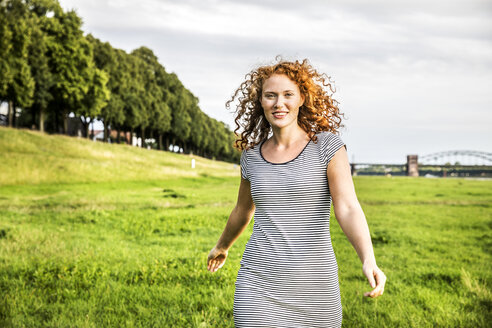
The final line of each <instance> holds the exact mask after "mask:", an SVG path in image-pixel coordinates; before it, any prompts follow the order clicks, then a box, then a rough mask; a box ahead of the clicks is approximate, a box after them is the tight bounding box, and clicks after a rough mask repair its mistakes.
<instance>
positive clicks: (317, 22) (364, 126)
mask: <svg viewBox="0 0 492 328" xmlns="http://www.w3.org/2000/svg"><path fill="white" fill-rule="evenodd" d="M60 3H61V5H62V6H63V8H65V9H75V10H76V12H77V13H78V14H79V15H80V16H81V17H82V19H83V21H84V25H83V30H84V31H85V32H87V33H92V34H93V35H94V36H96V37H98V38H99V39H101V40H103V41H109V42H110V43H111V44H112V45H113V46H114V47H118V48H122V49H125V50H127V51H131V50H132V49H135V48H137V47H139V46H142V45H144V46H147V47H149V48H151V49H153V50H154V52H155V53H156V55H157V56H158V58H159V60H160V62H161V63H162V64H163V65H164V67H165V68H166V69H167V70H168V71H170V72H175V73H176V74H177V75H178V76H179V78H180V79H181V80H182V81H183V83H184V84H185V86H186V87H187V88H189V89H190V90H191V91H192V92H193V93H194V94H195V95H196V96H197V97H198V98H199V99H200V107H201V109H202V110H203V111H204V112H205V113H207V114H208V115H209V116H212V117H214V118H216V119H219V120H221V121H224V122H225V123H227V124H229V125H230V126H231V127H232V126H233V116H232V113H230V112H227V111H226V109H225V107H224V103H225V102H226V101H227V100H228V99H229V98H230V96H231V94H232V93H233V91H234V90H235V89H236V88H237V87H238V85H239V84H240V83H241V81H242V79H243V78H244V75H245V74H246V73H248V72H249V71H250V70H251V69H252V68H254V67H256V66H257V65H260V64H265V63H271V62H272V61H273V60H274V58H275V56H276V55H282V56H283V57H284V58H285V59H303V58H308V59H309V60H310V61H311V63H312V64H313V65H314V66H315V67H316V68H317V69H318V70H320V71H322V72H325V73H327V74H328V75H329V76H331V77H332V78H333V80H334V81H335V85H336V87H337V92H336V93H335V95H334V98H335V99H337V100H338V101H339V102H340V108H341V111H342V112H344V113H345V114H346V115H345V116H346V118H347V119H346V120H345V121H344V124H345V127H344V128H342V129H341V138H342V139H343V140H344V141H345V142H346V144H347V147H348V152H349V158H350V160H355V162H378V163H403V162H405V160H406V155H408V154H420V155H425V154H429V153H433V152H438V151H445V150H456V149H467V150H481V151H488V152H492V146H491V140H492V129H491V128H490V126H491V123H492V92H491V91H490V90H491V89H492V88H491V86H490V85H492V2H490V1H482V0H481V1H478V0H469V1H467V0H462V1H455V0H449V1H441V0H434V1H421V0H414V1H406V0H405V1H382V0H374V1H362V0H345V1H342V0H336V1H321V0H319V1H316V0H314V1H291V0H286V1H271V0H262V1H260V0H253V1H237V0H229V1H228V0H223V1H218V0H214V1H212V0H201V1H200V0H182V1H168V0H140V1H130V0H119V1H116V0H61V1H60Z"/></svg>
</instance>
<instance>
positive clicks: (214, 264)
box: [207, 246, 228, 273]
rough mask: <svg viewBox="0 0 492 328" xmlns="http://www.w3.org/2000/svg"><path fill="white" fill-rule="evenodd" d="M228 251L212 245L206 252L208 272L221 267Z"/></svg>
mask: <svg viewBox="0 0 492 328" xmlns="http://www.w3.org/2000/svg"><path fill="white" fill-rule="evenodd" d="M227 254H228V251H227V250H224V249H220V248H217V246H216V247H214V248H212V250H211V251H210V253H209V254H208V261H207V270H208V271H210V272H212V273H213V272H215V271H217V270H218V269H220V268H222V266H223V265H224V263H225V261H226V258H227Z"/></svg>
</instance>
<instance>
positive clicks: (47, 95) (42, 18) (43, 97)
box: [28, 0, 62, 131]
mask: <svg viewBox="0 0 492 328" xmlns="http://www.w3.org/2000/svg"><path fill="white" fill-rule="evenodd" d="M28 4H29V8H30V12H31V16H30V29H31V35H32V40H34V41H33V42H31V43H30V45H29V66H30V68H31V75H32V77H33V78H34V82H35V88H34V94H33V103H32V106H31V108H30V109H29V110H30V112H31V116H32V125H37V126H38V129H39V130H40V131H44V125H45V124H44V122H45V114H46V110H47V108H48V104H49V103H50V102H51V101H52V100H53V95H52V94H51V92H50V89H51V88H52V87H53V86H54V83H55V79H54V76H53V74H52V73H51V68H50V65H49V55H50V54H49V53H48V49H49V43H50V42H53V40H52V39H51V38H50V37H49V35H48V33H47V32H46V30H47V28H48V27H49V26H50V24H52V22H50V20H51V19H53V18H51V17H48V15H49V14H53V13H54V12H55V11H58V12H60V11H61V10H62V9H61V7H60V5H59V4H58V3H57V2H56V1H52V0H31V1H29V2H28Z"/></svg>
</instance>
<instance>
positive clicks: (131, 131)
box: [129, 128, 134, 146]
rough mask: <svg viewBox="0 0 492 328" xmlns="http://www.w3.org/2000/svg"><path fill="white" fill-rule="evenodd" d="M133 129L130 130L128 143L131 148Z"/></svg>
mask: <svg viewBox="0 0 492 328" xmlns="http://www.w3.org/2000/svg"><path fill="white" fill-rule="evenodd" d="M133 130H134V129H133V128H130V142H129V144H130V145H132V146H133Z"/></svg>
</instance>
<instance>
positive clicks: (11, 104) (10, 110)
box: [8, 101, 14, 127]
mask: <svg viewBox="0 0 492 328" xmlns="http://www.w3.org/2000/svg"><path fill="white" fill-rule="evenodd" d="M8 116H9V127H12V117H13V116H14V102H13V101H9V114H8Z"/></svg>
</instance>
